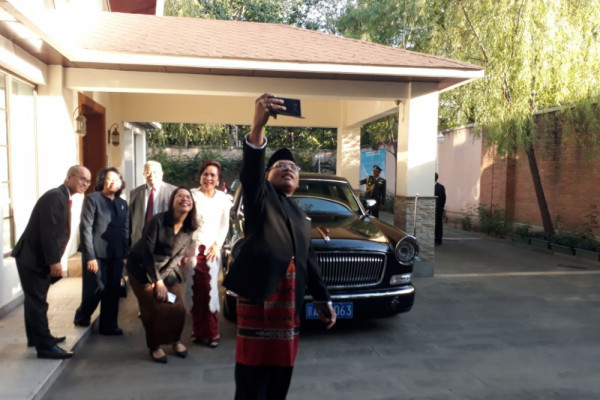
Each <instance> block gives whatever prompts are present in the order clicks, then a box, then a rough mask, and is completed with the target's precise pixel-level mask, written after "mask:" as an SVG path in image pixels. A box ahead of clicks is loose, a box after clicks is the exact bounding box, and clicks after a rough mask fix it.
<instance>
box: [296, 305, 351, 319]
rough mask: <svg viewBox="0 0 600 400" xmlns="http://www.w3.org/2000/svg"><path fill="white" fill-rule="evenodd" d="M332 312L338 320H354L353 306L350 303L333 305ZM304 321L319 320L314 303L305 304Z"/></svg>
mask: <svg viewBox="0 0 600 400" xmlns="http://www.w3.org/2000/svg"><path fill="white" fill-rule="evenodd" d="M333 310H334V311H335V315H336V316H337V318H339V319H352V318H354V306H353V304H352V303H351V302H345V303H333ZM306 319H319V314H317V310H316V309H315V304H314V303H306Z"/></svg>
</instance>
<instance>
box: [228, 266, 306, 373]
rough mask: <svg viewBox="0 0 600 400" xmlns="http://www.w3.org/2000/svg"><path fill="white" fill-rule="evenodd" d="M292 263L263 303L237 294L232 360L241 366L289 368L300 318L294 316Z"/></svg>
mask: <svg viewBox="0 0 600 400" xmlns="http://www.w3.org/2000/svg"><path fill="white" fill-rule="evenodd" d="M295 293H296V265H295V264H294V260H292V261H290V264H289V266H288V268H287V273H286V276H285V278H284V279H283V280H282V281H281V283H279V286H278V287H277V289H276V290H275V292H274V293H273V294H272V295H271V296H270V297H269V298H268V299H266V300H265V301H264V302H263V303H252V302H250V301H249V300H248V299H245V298H243V297H240V296H238V299H237V325H238V333H237V342H236V349H235V361H236V363H238V364H244V365H270V366H278V367H293V366H294V361H295V360H296V354H298V339H299V336H298V333H299V330H300V329H299V328H300V318H299V317H298V316H296V305H295V304H296V302H295V298H296V296H295Z"/></svg>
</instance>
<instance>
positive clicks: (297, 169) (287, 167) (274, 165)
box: [271, 162, 300, 172]
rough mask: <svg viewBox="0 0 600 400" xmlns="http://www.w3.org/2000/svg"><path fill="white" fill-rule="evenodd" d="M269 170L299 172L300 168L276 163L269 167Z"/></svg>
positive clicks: (294, 165)
mask: <svg viewBox="0 0 600 400" xmlns="http://www.w3.org/2000/svg"><path fill="white" fill-rule="evenodd" d="M271 168H279V169H291V170H292V171H296V172H300V167H299V166H297V165H296V164H290V163H283V162H278V163H275V164H273V165H272V166H271Z"/></svg>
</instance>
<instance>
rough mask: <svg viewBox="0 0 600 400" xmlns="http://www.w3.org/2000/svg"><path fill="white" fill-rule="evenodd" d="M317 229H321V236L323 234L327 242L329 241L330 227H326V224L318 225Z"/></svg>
mask: <svg viewBox="0 0 600 400" xmlns="http://www.w3.org/2000/svg"><path fill="white" fill-rule="evenodd" d="M317 230H318V231H319V233H320V234H321V236H323V240H324V241H325V243H329V241H330V240H331V239H330V238H329V229H327V228H325V227H324V226H318V227H317Z"/></svg>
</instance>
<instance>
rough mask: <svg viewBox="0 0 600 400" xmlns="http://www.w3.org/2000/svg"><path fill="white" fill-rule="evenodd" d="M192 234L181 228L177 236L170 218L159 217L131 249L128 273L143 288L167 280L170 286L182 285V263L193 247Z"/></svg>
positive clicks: (162, 215) (157, 215)
mask: <svg viewBox="0 0 600 400" xmlns="http://www.w3.org/2000/svg"><path fill="white" fill-rule="evenodd" d="M193 234H194V232H193V231H187V230H184V228H181V230H180V231H179V233H178V234H177V235H175V232H174V227H173V221H172V219H171V218H170V217H169V214H168V213H166V212H165V213H160V214H156V215H155V216H154V218H152V220H150V222H148V225H146V228H144V234H143V235H142V238H141V239H140V240H138V241H137V242H136V243H135V245H134V246H133V247H132V248H131V252H130V253H129V258H128V259H127V271H128V272H129V273H130V274H132V275H133V276H135V278H136V279H137V280H138V281H139V282H140V283H143V284H146V283H150V282H156V281H158V280H159V279H164V280H165V283H167V284H169V283H168V281H169V280H170V281H171V282H173V280H175V281H179V282H181V281H183V279H184V274H183V272H182V271H181V268H180V267H179V262H180V261H181V259H182V258H183V257H184V256H185V251H186V250H187V248H188V247H190V246H191V245H193V243H194V242H193V237H192V236H193ZM169 285H170V286H171V285H172V283H171V284H169Z"/></svg>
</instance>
